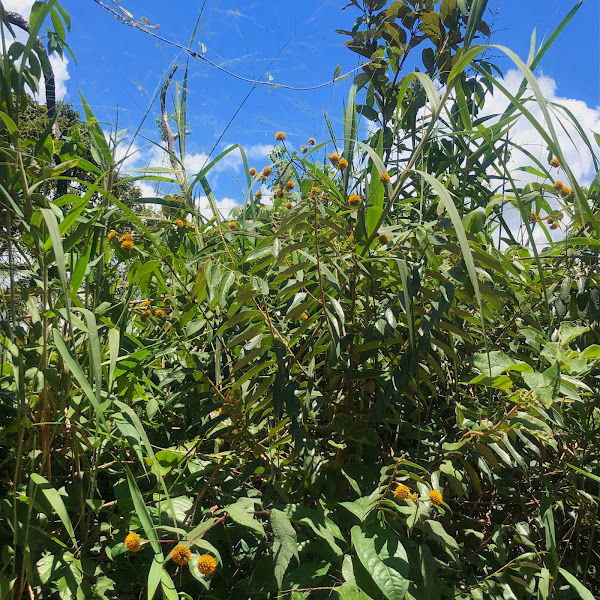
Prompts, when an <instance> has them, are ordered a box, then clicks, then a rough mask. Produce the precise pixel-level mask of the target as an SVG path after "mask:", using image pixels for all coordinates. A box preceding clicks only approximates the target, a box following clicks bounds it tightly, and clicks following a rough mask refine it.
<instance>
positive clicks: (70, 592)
mask: <svg viewBox="0 0 600 600" xmlns="http://www.w3.org/2000/svg"><path fill="white" fill-rule="evenodd" d="M351 4H352V5H353V7H352V10H356V12H357V20H356V23H355V27H354V28H353V30H352V31H350V32H341V33H342V34H343V35H345V36H346V37H348V36H349V41H347V43H346V45H347V46H348V48H349V49H350V50H351V51H353V52H357V53H358V54H360V55H362V56H363V57H364V58H365V61H366V62H365V65H364V66H363V68H362V71H361V72H360V73H358V74H357V75H356V77H355V80H354V85H353V86H352V87H351V88H350V91H349V97H348V102H347V104H346V106H345V109H344V114H343V132H339V133H337V134H336V132H335V131H334V130H333V128H331V127H330V129H331V139H328V140H313V139H307V141H306V145H305V146H303V147H302V148H301V149H299V151H292V150H291V149H290V148H289V146H288V145H286V141H285V138H286V136H285V132H273V136H274V144H275V146H274V150H273V152H272V154H271V156H270V157H269V164H266V163H265V164H264V165H256V168H251V167H252V166H251V165H248V164H246V159H245V155H244V153H243V149H242V148H241V147H238V146H235V147H233V148H229V149H227V150H226V151H225V152H223V153H221V155H219V156H218V157H216V158H215V159H214V160H213V161H212V162H211V163H209V164H208V165H207V166H206V167H205V168H204V169H203V170H202V171H201V172H200V173H198V174H196V175H194V176H193V177H189V176H188V174H187V172H186V171H185V170H184V169H183V165H184V164H185V137H186V133H185V130H186V97H185V81H186V77H187V66H186V67H185V69H184V71H185V73H184V87H183V90H184V92H183V94H182V95H180V96H178V99H177V103H176V106H175V107H174V109H173V110H174V115H175V116H174V119H172V120H171V121H170V122H171V123H172V124H173V125H172V126H174V127H176V128H177V130H178V131H177V134H178V138H177V140H178V143H177V145H176V147H175V146H173V147H172V151H169V158H170V160H171V163H172V164H173V165H174V168H173V169H155V170H154V171H152V170H149V171H146V173H145V174H136V175H131V176H126V177H124V176H123V175H122V174H121V175H119V163H118V162H117V161H116V160H115V155H116V144H115V141H116V140H115V136H112V137H108V136H106V135H105V131H104V130H103V129H102V127H101V126H100V124H99V123H98V122H97V120H96V119H95V118H94V115H93V112H92V109H91V108H90V107H89V106H88V105H87V103H86V102H85V100H84V99H83V98H82V99H81V104H82V106H83V111H84V118H83V120H82V119H81V118H80V116H79V115H78V114H76V113H74V111H73V109H71V108H70V107H63V109H62V112H61V110H59V111H58V114H59V116H57V115H56V114H54V115H50V118H48V115H46V114H45V113H44V111H43V110H42V109H39V107H36V106H32V101H31V100H30V99H29V95H30V94H31V92H35V91H36V89H37V87H38V83H39V80H40V79H41V78H42V77H43V76H44V73H46V74H47V67H48V57H47V54H46V52H45V51H44V50H43V48H40V46H39V45H37V44H36V43H35V40H36V36H37V35H38V33H39V32H40V30H41V28H42V26H46V25H48V26H49V27H51V28H52V29H51V31H50V33H49V35H48V41H49V43H51V46H50V49H55V50H58V51H62V50H63V49H66V43H67V41H66V38H65V36H66V35H67V32H68V29H69V26H70V22H69V15H68V14H67V13H66V12H65V11H64V10H63V9H62V8H61V7H60V5H59V4H58V2H56V1H55V0H48V1H46V2H37V3H36V4H35V5H34V7H33V10H32V14H31V17H30V20H29V26H30V38H29V42H27V43H26V44H20V43H19V42H13V43H10V39H11V38H10V36H7V37H6V39H3V49H2V51H3V55H2V61H1V63H0V68H1V71H0V94H1V95H0V118H1V124H0V133H1V136H0V144H1V147H0V151H1V159H0V239H1V242H0V248H1V251H2V261H1V267H0V268H1V269H2V273H1V278H0V314H1V319H0V327H1V330H0V340H1V343H2V346H1V356H0V377H1V392H0V414H1V416H2V428H1V430H0V448H1V450H2V451H1V453H0V477H1V478H2V485H1V487H0V548H1V560H0V600H8V599H11V600H21V598H29V599H32V598H52V599H54V598H64V599H70V598H77V599H80V598H86V599H87V598H98V599H100V598H102V599H107V600H108V599H113V598H114V599H116V598H119V599H120V600H133V599H137V598H142V597H147V598H149V599H150V598H155V597H162V598H167V599H169V600H171V599H177V598H188V599H190V598H198V597H206V598H218V599H225V598H240V599H247V598H255V599H260V598H293V599H295V600H299V599H302V598H314V599H320V598H338V597H339V598H341V599H343V600H368V599H369V598H371V599H382V598H386V599H389V600H401V599H403V598H405V599H407V600H422V599H431V600H436V599H443V598H456V599H461V600H467V599H498V600H499V599H505V598H508V599H511V598H512V599H532V600H533V599H536V600H545V599H550V598H552V599H560V600H567V599H569V598H583V599H585V600H591V599H593V598H594V597H598V596H599V595H600V571H599V569H600V555H599V552H598V541H597V540H598V531H597V529H598V522H599V516H598V502H599V483H600V477H599V476H598V474H599V473H600V470H599V458H600V454H599V452H600V448H599V442H598V440H599V439H600V437H599V436H600V406H599V392H598V391H599V387H598V375H599V373H600V369H599V362H598V361H599V359H600V328H599V321H600V274H599V272H598V260H599V257H598V239H599V237H598V233H599V232H600V216H599V214H598V207H599V205H598V192H599V186H598V178H596V179H595V180H594V181H593V182H592V183H591V185H589V186H587V187H582V186H581V185H580V183H579V182H578V181H576V180H575V178H574V177H573V174H572V172H571V169H570V168H569V165H568V164H567V162H566V161H565V156H564V152H563V149H562V148H561V146H560V145H559V143H558V138H557V135H556V131H555V127H554V123H555V121H554V120H553V119H551V117H550V109H551V108H552V110H553V111H555V112H558V114H559V115H560V119H561V120H562V121H563V122H564V123H566V122H569V121H571V122H573V116H572V115H571V114H570V113H569V112H568V111H566V110H560V108H559V107H556V106H554V107H550V106H549V103H548V102H547V101H546V100H545V99H544V97H543V96H542V94H541V92H540V89H539V86H538V84H537V82H536V80H535V78H534V76H533V74H532V72H533V71H534V70H535V68H536V67H537V66H538V65H539V63H540V61H541V59H542V57H543V55H544V53H545V52H546V51H547V49H548V47H549V45H550V44H551V43H553V42H554V41H555V39H556V38H557V37H558V35H559V33H560V31H561V30H562V29H563V28H564V27H565V26H566V25H567V24H568V22H569V20H570V19H571V18H572V16H573V15H574V14H575V12H576V10H577V8H578V6H579V4H577V5H576V6H575V7H573V9H572V10H571V11H570V12H569V13H568V14H567V15H566V17H565V19H564V20H563V21H562V22H561V23H560V24H559V26H558V27H557V30H556V31H555V32H554V34H553V35H552V36H550V38H549V39H548V40H547V41H546V42H545V43H544V44H543V45H542V46H541V47H540V48H536V47H535V42H532V52H531V54H530V56H529V58H528V60H527V61H526V62H524V61H522V60H521V59H519V58H518V57H517V56H516V55H514V54H513V53H512V52H511V51H510V50H508V49H505V48H500V47H496V48H495V51H494V52H495V53H498V52H501V53H504V54H506V55H508V57H509V58H510V59H511V60H512V61H513V62H514V65H515V66H516V67H517V68H518V69H520V71H521V73H522V75H523V84H522V85H521V87H520V88H519V90H518V92H517V94H516V95H515V96H510V95H509V92H508V90H506V89H505V88H504V87H503V85H502V78H501V77H499V76H497V75H498V70H497V68H496V67H495V66H494V65H493V64H490V62H489V60H488V58H487V57H488V56H489V54H488V53H487V52H486V50H487V49H488V46H483V45H476V43H477V42H479V41H482V40H481V38H483V37H488V36H489V35H490V32H489V29H488V26H487V25H486V23H485V22H484V21H483V18H484V16H485V7H486V2H485V1H481V0H443V1H442V2H441V3H440V2H434V1H433V0H408V1H399V0H396V1H394V2H391V3H390V2H386V1H385V0H362V1H353V2H351ZM1 6H2V5H1V3H0V7H1ZM349 10H350V9H349ZM0 16H2V18H3V19H4V21H5V22H6V23H7V26H9V21H8V20H7V19H6V16H5V15H4V10H3V9H1V8H0ZM132 18H133V17H132ZM558 43H559V42H558ZM417 53H419V57H420V60H422V63H423V68H422V69H421V70H420V71H419V70H416V71H412V72H403V70H402V69H403V66H404V63H405V60H406V58H407V56H408V55H409V54H411V56H413V59H414V55H415V54H417ZM411 60H412V59H411ZM169 81H170V78H169ZM492 92H493V93H494V94H507V95H509V99H510V104H509V106H508V108H507V109H506V110H505V112H504V113H503V114H501V115H489V114H488V113H486V112H485V106H486V100H487V98H488V97H489V94H491V93H492ZM357 99H362V100H357ZM533 106H535V107H537V108H538V109H539V110H541V114H542V120H541V121H537V120H536V119H535V117H534V116H533V114H534V113H533V112H532V110H531V109H532V107H533ZM60 115H62V116H60ZM358 115H362V116H363V117H364V118H365V119H367V120H368V121H369V123H370V126H369V131H370V133H369V135H368V136H367V138H366V139H363V136H361V135H360V134H359V127H358ZM57 118H61V119H63V121H62V122H61V126H60V128H59V129H60V131H59V132H58V134H57V132H56V130H55V129H53V127H52V124H53V123H52V121H53V120H55V119H57ZM517 119H529V120H530V121H531V123H532V124H533V125H534V126H535V128H536V129H537V130H538V131H539V134H540V136H541V137H542V139H543V140H544V143H545V144H546V146H547V160H542V161H540V160H538V159H537V158H536V157H535V156H533V155H530V156H529V158H530V160H531V165H530V166H528V167H526V168H525V169H524V170H520V171H512V172H511V171H510V170H509V169H508V163H509V159H510V156H511V155H512V154H514V153H518V152H526V150H523V149H520V148H518V147H515V146H514V145H513V144H512V142H511V129H512V128H513V127H514V125H515V122H516V121H517ZM573 125H575V126H576V127H577V129H578V131H579V135H580V139H579V140H577V142H576V143H578V144H579V145H581V147H585V148H586V149H587V150H588V151H589V152H591V153H592V154H593V153H594V147H593V145H592V142H591V141H590V140H589V139H588V133H589V132H586V131H584V130H583V129H582V128H581V127H579V126H578V124H577V123H573ZM167 133H168V132H167V131H166V129H165V128H164V127H163V131H162V135H163V139H166V138H168V135H167ZM171 133H173V132H171ZM340 134H341V135H340ZM160 135H161V134H160V133H159V132H157V139H160ZM336 135H337V137H336ZM175 137H177V136H175ZM307 138H308V136H307ZM107 140H108V141H107ZM233 151H235V152H237V151H239V152H241V154H242V157H243V160H244V166H245V170H246V172H247V173H248V175H247V187H248V192H247V195H246V197H245V198H240V204H239V205H238V207H237V208H236V209H234V211H233V214H232V215H221V214H219V212H218V210H217V206H216V200H215V198H214V195H213V193H212V191H211V188H210V171H211V169H212V168H213V167H214V165H215V164H218V162H219V161H220V160H222V159H223V157H224V156H226V155H227V154H228V153H229V152H233ZM594 164H595V165H596V168H597V165H598V162H597V159H596V157H595V156H594ZM140 179H144V180H148V181H160V182H163V183H166V184H168V183H171V184H172V185H173V187H174V189H176V190H177V193H174V194H173V195H170V196H166V197H164V198H144V199H143V203H144V204H145V205H146V207H147V206H148V205H154V206H155V207H156V210H154V211H150V210H148V209H147V208H144V207H142V206H141V205H140V204H139V203H136V202H137V200H138V198H137V196H136V192H135V188H134V187H133V184H134V183H135V182H136V181H137V180H140ZM266 190H268V192H267V191H266ZM200 194H204V195H206V196H208V198H209V200H210V202H211V205H212V207H213V212H214V215H213V217H212V218H208V219H207V218H206V216H205V215H203V214H201V213H200V212H198V210H197V208H196V204H195V200H194V199H195V198H197V197H198V196H199V195H200ZM509 211H512V217H510V216H509V214H510V212H509ZM515 216H516V217H518V223H517V224H516V225H515ZM511 219H512V220H511ZM556 229H560V231H561V233H562V236H561V239H560V241H553V238H552V237H551V235H550V234H551V232H552V231H553V230H554V231H555V230H556ZM540 231H541V232H542V233H543V234H544V235H545V238H544V239H545V240H546V241H545V242H544V243H543V244H541V245H540V244H536V242H535V240H536V239H539V237H536V233H538V232H540Z"/></svg>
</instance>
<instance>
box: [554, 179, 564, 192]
mask: <svg viewBox="0 0 600 600" xmlns="http://www.w3.org/2000/svg"><path fill="white" fill-rule="evenodd" d="M563 186H564V184H563V182H562V181H555V182H554V185H553V186H552V187H553V188H554V189H555V190H556V191H557V192H560V190H561V189H562V188H563Z"/></svg>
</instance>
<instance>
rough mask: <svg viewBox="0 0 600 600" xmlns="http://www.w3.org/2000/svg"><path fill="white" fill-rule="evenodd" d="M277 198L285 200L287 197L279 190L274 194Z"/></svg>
mask: <svg viewBox="0 0 600 600" xmlns="http://www.w3.org/2000/svg"><path fill="white" fill-rule="evenodd" d="M273 196H274V197H275V198H283V197H284V196H285V192H284V191H283V190H282V189H281V188H277V189H276V190H275V192H274V193H273Z"/></svg>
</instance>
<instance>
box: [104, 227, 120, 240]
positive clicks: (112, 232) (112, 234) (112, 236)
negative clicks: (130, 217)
mask: <svg viewBox="0 0 600 600" xmlns="http://www.w3.org/2000/svg"><path fill="white" fill-rule="evenodd" d="M106 237H107V238H108V241H109V242H112V241H113V240H114V239H115V238H116V237H117V232H116V231H115V230H114V229H111V230H110V231H109V232H108V235H107V236H106Z"/></svg>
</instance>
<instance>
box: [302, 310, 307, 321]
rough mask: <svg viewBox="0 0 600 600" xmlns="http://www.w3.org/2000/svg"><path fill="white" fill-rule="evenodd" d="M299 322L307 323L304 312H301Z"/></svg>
mask: <svg viewBox="0 0 600 600" xmlns="http://www.w3.org/2000/svg"><path fill="white" fill-rule="evenodd" d="M300 320H301V321H308V315H307V314H306V313H305V312H303V313H302V314H301V315H300Z"/></svg>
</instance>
